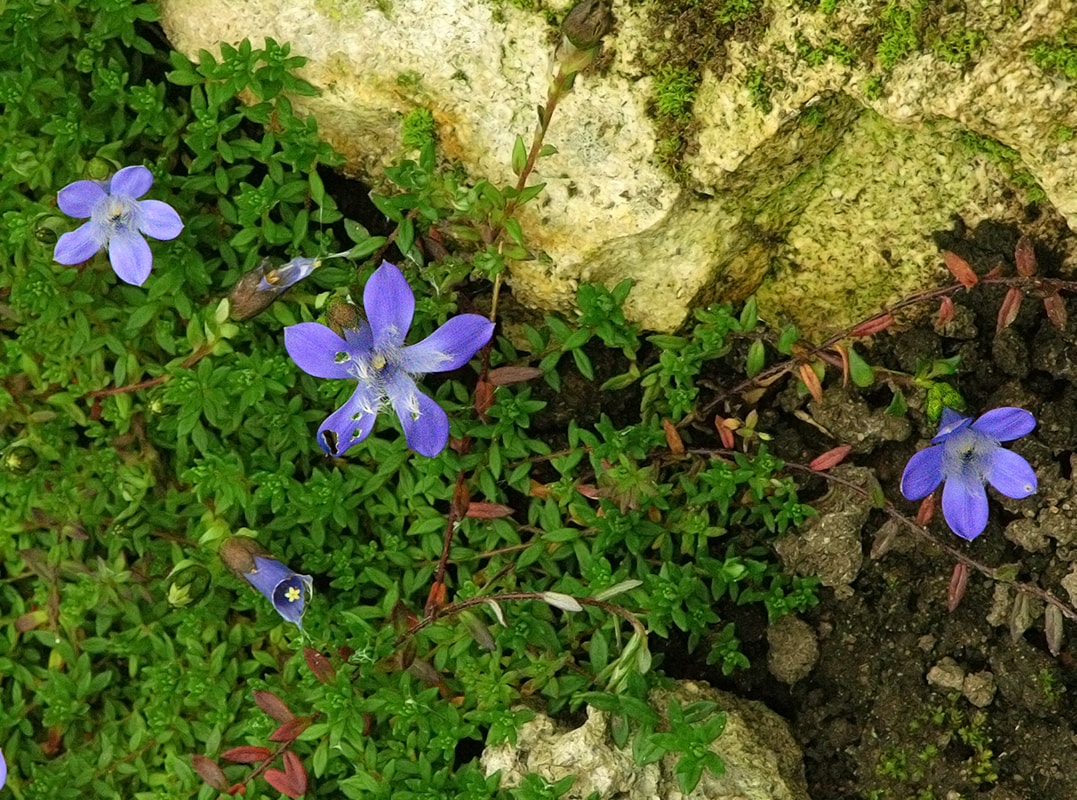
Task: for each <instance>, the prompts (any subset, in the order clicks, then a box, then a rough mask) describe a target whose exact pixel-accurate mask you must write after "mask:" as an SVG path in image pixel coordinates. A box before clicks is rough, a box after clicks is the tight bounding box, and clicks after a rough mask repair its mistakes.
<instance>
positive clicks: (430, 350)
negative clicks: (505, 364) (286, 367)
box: [284, 262, 494, 457]
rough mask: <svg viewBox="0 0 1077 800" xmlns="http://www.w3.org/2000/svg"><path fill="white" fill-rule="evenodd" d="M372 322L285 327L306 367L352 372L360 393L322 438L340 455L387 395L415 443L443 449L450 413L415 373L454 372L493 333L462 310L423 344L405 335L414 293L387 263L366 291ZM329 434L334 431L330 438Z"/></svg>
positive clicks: (369, 426)
mask: <svg viewBox="0 0 1077 800" xmlns="http://www.w3.org/2000/svg"><path fill="white" fill-rule="evenodd" d="M363 307H364V309H365V310H366V317H367V321H366V322H364V323H361V325H360V327H359V328H358V329H356V330H346V331H344V336H343V338H341V337H340V336H338V335H337V334H336V333H334V332H333V331H332V330H330V329H329V328H327V327H326V326H325V325H319V324H318V323H316V322H302V323H300V324H298V325H292V326H291V327H289V328H286V329H285V331H284V346H285V347H286V348H287V349H288V354H289V355H290V356H291V357H292V360H293V361H295V363H296V364H297V365H299V368H300V369H301V370H303V371H304V372H306V373H308V374H310V375H313V376H314V377H316V378H351V379H352V380H354V381H356V386H355V392H354V393H353V394H352V396H351V398H349V399H348V401H347V402H346V403H344V405H343V406H341V407H340V408H339V409H337V410H336V411H335V412H334V413H333V414H331V415H330V416H329V418H328V419H326V420H325V422H323V423H322V425H321V427H320V428H318V444H319V445H321V448H322V449H323V450H324V451H325V452H326V453H327V454H328V455H333V456H339V455H342V454H343V453H344V451H346V450H347V449H348V448H349V447H351V446H352V445H353V444H356V443H358V442H361V441H362V440H363V439H365V438H366V437H367V436H368V435H369V434H370V432H371V431H372V430H373V429H374V419H375V417H376V416H377V414H378V410H379V408H380V407H381V406H382V405H383V403H384V402H385V401H388V403H389V404H390V405H392V407H393V410H394V411H395V412H396V415H397V416H398V417H399V418H400V424H401V425H402V426H403V428H404V436H405V438H406V439H407V442H408V446H409V447H410V448H411V449H412V450H414V451H415V452H417V453H420V454H421V455H424V456H431V457H432V456H436V455H437V454H438V453H440V452H441V451H442V450H444V449H445V445H446V444H447V443H448V441H449V417H448V415H446V413H445V411H444V410H443V409H442V408H441V406H439V405H438V404H437V403H436V402H435V401H434V400H432V399H431V398H429V397H427V396H426V395H425V394H423V393H422V392H420V391H419V387H418V386H416V385H415V378H417V377H419V376H421V375H425V374H426V373H428V372H448V371H449V370H453V369H458V368H459V367H462V366H463V365H464V364H466V363H467V362H468V361H470V360H471V357H472V356H474V355H475V353H477V352H478V351H479V350H480V349H481V348H482V347H483V345H485V344H486V343H487V342H488V341H490V337H491V336H493V333H494V324H493V323H492V322H490V321H489V320H488V319H486V318H485V317H482V316H479V315H478V314H460V315H459V316H455V317H453V318H452V319H450V320H449V321H448V322H446V323H445V324H444V325H442V326H441V327H440V328H438V329H437V330H436V331H434V332H433V333H432V334H430V335H429V336H428V337H426V338H425V339H423V340H422V341H421V342H418V343H417V344H413V345H410V346H406V345H405V344H404V337H405V336H406V335H407V333H408V329H409V328H410V327H411V318H412V315H413V314H414V313H415V295H414V294H412V291H411V287H410V286H409V285H408V282H407V280H406V279H405V278H404V274H403V273H402V272H401V271H400V270H399V269H397V268H396V267H395V266H393V265H392V264H390V263H388V262H382V265H381V266H380V267H378V268H377V269H376V270H375V271H374V274H373V275H371V276H370V280H368V281H367V283H366V288H365V289H364V290H363ZM327 434H332V438H330V437H329V436H328V435H327Z"/></svg>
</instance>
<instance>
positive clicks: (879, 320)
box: [849, 311, 894, 336]
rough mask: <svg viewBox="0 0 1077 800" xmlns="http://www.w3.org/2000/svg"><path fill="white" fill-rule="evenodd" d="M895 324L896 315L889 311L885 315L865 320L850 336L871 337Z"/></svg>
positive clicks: (850, 332)
mask: <svg viewBox="0 0 1077 800" xmlns="http://www.w3.org/2000/svg"><path fill="white" fill-rule="evenodd" d="M893 324H894V315H893V314H891V313H890V312H889V311H887V312H886V313H885V314H880V315H879V316H877V317H872V318H871V319H868V320H864V321H863V322H861V323H860V324H859V325H857V326H856V327H855V328H853V329H852V330H851V331H849V335H850V336H871V335H873V334H876V333H882V332H883V331H885V330H886V329H887V328H889V327H890V326H891V325H893Z"/></svg>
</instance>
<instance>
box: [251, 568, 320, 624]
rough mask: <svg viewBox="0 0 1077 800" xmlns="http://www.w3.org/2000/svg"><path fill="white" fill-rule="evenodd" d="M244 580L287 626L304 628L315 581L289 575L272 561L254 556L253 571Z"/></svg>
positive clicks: (302, 576)
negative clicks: (262, 597) (274, 610)
mask: <svg viewBox="0 0 1077 800" xmlns="http://www.w3.org/2000/svg"><path fill="white" fill-rule="evenodd" d="M243 577H244V578H246V579H247V581H248V582H249V583H250V584H251V586H253V587H254V588H255V589H257V590H258V591H259V592H261V593H262V595H263V596H264V597H265V598H266V600H268V601H269V602H270V603H272V604H273V608H275V609H277V613H278V614H280V615H281V616H282V617H284V619H286V620H287V621H288V622H293V623H295V624H296V625H297V626H298V627H299V628H302V627H303V612H304V611H305V610H306V602H307V600H309V599H310V598H311V595H312V594H313V593H314V581H313V579H312V578H311V577H310V575H300V574H298V573H295V572H292V571H291V570H290V569H288V568H287V567H286V566H284V565H283V564H282V563H280V562H279V561H277V559H275V558H269V557H267V556H257V555H256V556H254V569H253V570H252V571H250V572H246V573H244V575H243Z"/></svg>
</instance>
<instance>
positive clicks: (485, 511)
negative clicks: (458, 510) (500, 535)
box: [467, 503, 513, 519]
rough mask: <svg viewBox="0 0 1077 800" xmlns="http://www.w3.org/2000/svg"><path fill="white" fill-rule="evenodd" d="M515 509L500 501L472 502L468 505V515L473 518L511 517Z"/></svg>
mask: <svg viewBox="0 0 1077 800" xmlns="http://www.w3.org/2000/svg"><path fill="white" fill-rule="evenodd" d="M512 512H513V509H512V508H510V507H509V506H503V505H501V504H500V503H472V504H471V505H469V506H468V507H467V516H469V517H471V518H472V519H502V518H504V517H511V516H512Z"/></svg>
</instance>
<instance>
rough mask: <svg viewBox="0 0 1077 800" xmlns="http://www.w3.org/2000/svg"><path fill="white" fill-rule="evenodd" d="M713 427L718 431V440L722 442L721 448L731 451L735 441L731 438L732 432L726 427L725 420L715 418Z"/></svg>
mask: <svg viewBox="0 0 1077 800" xmlns="http://www.w3.org/2000/svg"><path fill="white" fill-rule="evenodd" d="M714 427H715V428H716V429H717V431H718V438H719V439H721V440H722V447H724V448H725V449H726V450H732V449H733V446H734V445H735V444H736V443H737V440H736V439H735V438H733V430H732V429H731V428H729V427H728V426H727V425H726V420H724V419H722V418H721V417H715V418H714Z"/></svg>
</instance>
